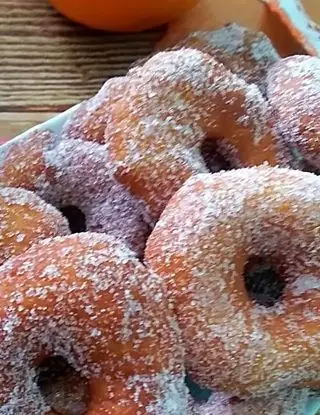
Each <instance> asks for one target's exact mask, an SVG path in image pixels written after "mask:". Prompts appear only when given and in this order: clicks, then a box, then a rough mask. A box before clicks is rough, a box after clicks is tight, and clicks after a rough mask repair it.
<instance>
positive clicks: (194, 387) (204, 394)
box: [185, 373, 212, 403]
mask: <svg viewBox="0 0 320 415" xmlns="http://www.w3.org/2000/svg"><path fill="white" fill-rule="evenodd" d="M185 384H186V386H187V388H188V390H189V393H190V396H191V398H192V399H193V401H194V402H199V403H202V402H207V401H208V399H209V398H210V396H211V395H212V391H211V390H210V389H206V388H202V387H201V386H199V385H198V384H197V383H195V382H194V381H193V379H192V377H191V375H190V374H189V373H187V374H186V378H185Z"/></svg>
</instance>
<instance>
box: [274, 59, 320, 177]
mask: <svg viewBox="0 0 320 415" xmlns="http://www.w3.org/2000/svg"><path fill="white" fill-rule="evenodd" d="M268 99H269V101H270V102H271V104H272V106H273V108H274V111H275V116H276V118H277V121H278V129H279V132H280V133H281V135H282V138H283V140H284V142H285V144H287V145H288V146H290V147H291V148H292V150H296V151H298V153H300V155H302V156H303V157H304V158H305V159H306V160H307V162H308V163H310V164H311V165H312V166H313V167H314V169H315V170H316V169H317V170H318V171H319V170H320V107H319V102H320V59H319V58H317V57H311V56H290V57H288V58H285V59H282V60H280V61H279V62H277V63H276V64H274V65H273V66H271V68H270V69H269V72H268Z"/></svg>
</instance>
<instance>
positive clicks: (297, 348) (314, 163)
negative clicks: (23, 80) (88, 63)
mask: <svg viewBox="0 0 320 415" xmlns="http://www.w3.org/2000/svg"><path fill="white" fill-rule="evenodd" d="M319 102H320V60H319V59H318V58H315V57H308V56H292V57H289V58H285V59H280V57H279V55H278V54H277V52H276V51H275V50H274V48H273V46H272V44H271V43H270V41H269V40H268V39H267V38H266V37H265V36H264V35H262V34H261V33H255V32H252V31H249V30H247V29H245V28H242V27H239V26H238V25H235V24H231V25H228V26H226V27H224V28H222V29H220V30H218V31H216V32H197V33H194V34H191V35H190V36H189V37H188V38H187V39H185V40H184V41H183V42H181V43H180V44H179V45H177V46H176V47H175V48H173V49H172V50H167V51H163V52H159V53H157V54H155V55H153V56H151V57H149V58H148V59H146V60H144V61H142V62H137V63H136V64H135V65H134V66H133V68H132V69H130V70H129V72H128V74H127V75H126V76H124V77H120V78H113V79H110V80H108V81H107V82H106V83H105V84H104V86H103V87H102V88H101V90H100V91H99V92H98V94H97V95H96V96H95V97H93V98H91V99H89V100H87V101H86V102H84V103H82V104H80V105H79V106H78V107H77V108H76V109H75V111H74V112H73V114H72V115H71V116H70V117H69V118H68V119H67V121H66V122H65V124H64V125H63V127H62V130H61V131H56V132H53V131H49V130H45V131H42V130H41V131H40V130H37V131H33V132H31V133H30V134H29V135H28V136H24V138H23V139H21V140H19V139H18V140H13V141H12V142H10V143H8V144H6V145H4V146H2V147H0V274H1V280H0V339H1V347H0V371H1V373H2V375H1V376H0V414H1V415H30V414H32V415H53V414H58V415H59V414H60V415H102V414H104V415H120V414H121V415H147V414H150V415H216V414H217V415H218V414H221V415H229V414H232V415H249V414H258V413H259V414H266V415H273V414H274V415H276V414H278V415H280V414H283V415H285V414H287V415H289V414H292V415H304V411H305V406H306V402H307V400H308V398H309V397H310V395H311V394H313V393H316V392H315V391H317V390H319V389H320V263H319V261H320V177H318V173H319V170H320V123H319V122H320V121H319V120H320V113H319V108H318V103H319ZM226 170H228V171H226ZM266 264H267V265H266ZM266 269H267V271H266ZM267 274H270V275H271V274H272V276H273V277H274V278H275V277H276V278H277V286H278V287H280V288H279V292H278V293H277V294H276V295H275V296H274V297H273V298H272V299H270V298H269V297H268V298H266V295H267V294H266V290H267V289H268V285H272V284H271V282H270V280H269V283H267V282H266V281H267V279H266V275H267ZM249 279H250V281H249ZM254 287H259V290H258V291H259V292H258V293H257V292H255V290H256V289H255V288H254ZM261 287H262V288H261ZM256 291H257V290H256ZM259 293H260V294H259ZM259 295H260V297H259ZM49 372H50V373H49ZM52 372H53V374H52ZM49 375H50V376H51V377H49V378H48V376H49ZM186 376H187V378H188V379H191V380H192V382H196V384H197V385H198V386H197V387H200V388H204V389H205V390H210V392H209V394H208V395H207V396H206V397H205V398H203V397H202V398H199V394H198V396H195V393H193V392H192V390H191V389H190V387H188V381H186ZM200 395H201V394H200Z"/></svg>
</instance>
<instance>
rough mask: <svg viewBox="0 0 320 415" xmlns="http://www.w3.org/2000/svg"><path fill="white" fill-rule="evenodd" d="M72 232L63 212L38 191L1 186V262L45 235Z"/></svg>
mask: <svg viewBox="0 0 320 415" xmlns="http://www.w3.org/2000/svg"><path fill="white" fill-rule="evenodd" d="M68 233H69V228H68V223H67V221H66V220H65V219H64V218H63V216H62V215H61V213H60V212H58V211H57V210H56V209H55V208H54V207H53V206H50V205H48V204H47V203H45V202H44V201H43V200H41V199H40V198H39V197H38V196H36V195H35V194H34V193H32V192H29V191H27V190H24V189H14V188H10V187H0V265H1V264H3V263H4V262H5V261H6V260H7V259H9V258H10V257H11V256H13V255H18V254H21V253H22V252H24V251H26V250H27V249H28V248H29V247H30V246H31V245H32V244H33V243H35V242H38V241H40V240H41V239H45V238H49V237H52V236H58V235H66V234H68Z"/></svg>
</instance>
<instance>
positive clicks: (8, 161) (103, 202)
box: [0, 132, 153, 256]
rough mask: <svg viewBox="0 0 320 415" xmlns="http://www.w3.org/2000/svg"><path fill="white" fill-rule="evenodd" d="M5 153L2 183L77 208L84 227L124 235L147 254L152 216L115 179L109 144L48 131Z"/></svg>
mask: <svg viewBox="0 0 320 415" xmlns="http://www.w3.org/2000/svg"><path fill="white" fill-rule="evenodd" d="M43 137H46V140H45V141H44V140H43V139H42V138H43ZM35 148H36V151H34V149H35ZM25 151H27V152H28V153H27V154H28V156H27V163H26V161H25V157H24V152H25ZM5 153H6V154H5V157H3V158H2V162H1V156H0V184H2V185H5V186H16V187H26V188H27V189H31V190H33V191H35V192H36V193H37V194H38V195H39V196H40V197H41V198H43V199H44V200H46V201H47V202H48V203H51V204H53V205H54V206H56V207H57V208H59V209H60V208H64V207H66V206H74V207H76V208H78V209H79V210H80V211H81V212H82V213H83V214H84V216H85V224H84V230H88V231H93V232H101V233H110V234H113V235H116V236H119V237H120V238H122V239H123V240H124V241H125V242H126V243H127V244H128V246H129V247H130V248H132V249H134V250H135V252H137V253H138V254H139V255H140V256H142V254H143V250H144V246H145V242H146V239H147V237H148V235H149V233H150V230H151V229H152V227H153V220H152V219H151V218H150V215H149V214H148V209H147V206H146V205H145V203H144V202H143V201H142V200H138V199H137V198H136V197H134V196H133V195H131V194H130V193H129V191H128V190H127V189H126V188H125V187H124V186H123V185H121V184H120V183H119V182H118V181H117V180H116V178H115V176H114V172H115V167H114V165H113V164H112V163H111V161H110V158H109V156H108V151H107V149H106V147H105V146H103V145H100V144H97V143H94V142H84V141H82V140H62V139H59V138H57V137H55V136H54V135H52V134H50V132H43V133H41V134H39V133H36V134H32V135H31V136H30V137H28V138H27V139H26V141H25V142H24V143H21V144H20V143H14V144H12V145H11V147H10V148H9V150H5ZM0 154H1V150H0Z"/></svg>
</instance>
